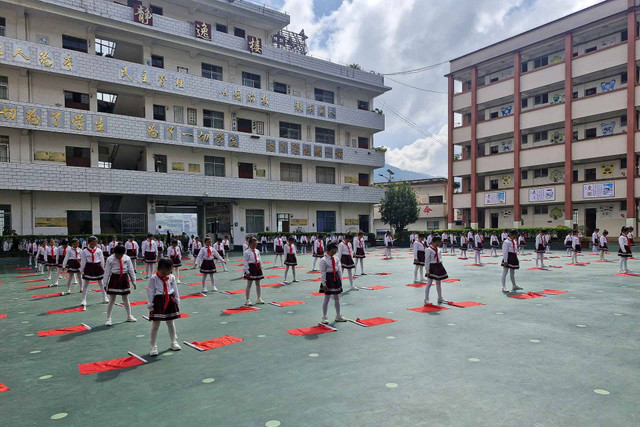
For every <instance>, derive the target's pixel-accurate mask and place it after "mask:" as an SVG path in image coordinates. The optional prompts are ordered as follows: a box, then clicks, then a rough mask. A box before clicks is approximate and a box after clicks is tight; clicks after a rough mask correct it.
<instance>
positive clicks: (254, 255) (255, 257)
mask: <svg viewBox="0 0 640 427" xmlns="http://www.w3.org/2000/svg"><path fill="white" fill-rule="evenodd" d="M253 259H254V260H255V262H256V267H258V253H257V252H256V250H255V249H253Z"/></svg>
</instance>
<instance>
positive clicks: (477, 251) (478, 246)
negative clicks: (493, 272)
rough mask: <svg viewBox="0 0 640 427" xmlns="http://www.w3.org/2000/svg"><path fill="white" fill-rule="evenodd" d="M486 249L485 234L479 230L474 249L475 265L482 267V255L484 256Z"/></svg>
mask: <svg viewBox="0 0 640 427" xmlns="http://www.w3.org/2000/svg"><path fill="white" fill-rule="evenodd" d="M483 248H484V233H483V232H482V230H478V232H477V233H476V237H475V241H474V245H473V249H474V250H475V258H474V259H475V263H476V264H480V265H482V260H481V259H480V254H482V249H483Z"/></svg>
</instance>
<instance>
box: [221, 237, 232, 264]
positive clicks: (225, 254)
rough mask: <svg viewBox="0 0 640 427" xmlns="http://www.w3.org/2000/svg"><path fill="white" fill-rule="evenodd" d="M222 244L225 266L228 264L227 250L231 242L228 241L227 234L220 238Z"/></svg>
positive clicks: (229, 248)
mask: <svg viewBox="0 0 640 427" xmlns="http://www.w3.org/2000/svg"><path fill="white" fill-rule="evenodd" d="M222 246H223V247H224V257H223V258H224V264H225V268H226V266H227V264H229V252H231V242H229V236H224V239H223V240H222ZM225 271H227V270H225Z"/></svg>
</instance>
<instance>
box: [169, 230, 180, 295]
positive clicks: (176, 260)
mask: <svg viewBox="0 0 640 427" xmlns="http://www.w3.org/2000/svg"><path fill="white" fill-rule="evenodd" d="M167 256H168V257H169V258H171V261H173V275H174V276H175V277H176V280H177V281H178V285H179V284H180V267H182V250H181V249H180V247H179V246H178V240H175V239H174V240H172V241H171V246H169V249H167Z"/></svg>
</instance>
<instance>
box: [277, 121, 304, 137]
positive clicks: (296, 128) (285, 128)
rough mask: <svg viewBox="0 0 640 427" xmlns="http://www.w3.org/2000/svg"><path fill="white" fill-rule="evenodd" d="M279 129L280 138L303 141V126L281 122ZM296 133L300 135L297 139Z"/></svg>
mask: <svg viewBox="0 0 640 427" xmlns="http://www.w3.org/2000/svg"><path fill="white" fill-rule="evenodd" d="M278 129H279V133H278V134H279V135H280V138H288V139H295V140H298V141H301V140H302V125H301V124H299V123H291V122H283V121H279V122H278ZM295 132H297V133H298V135H297V137H296V133H295Z"/></svg>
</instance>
